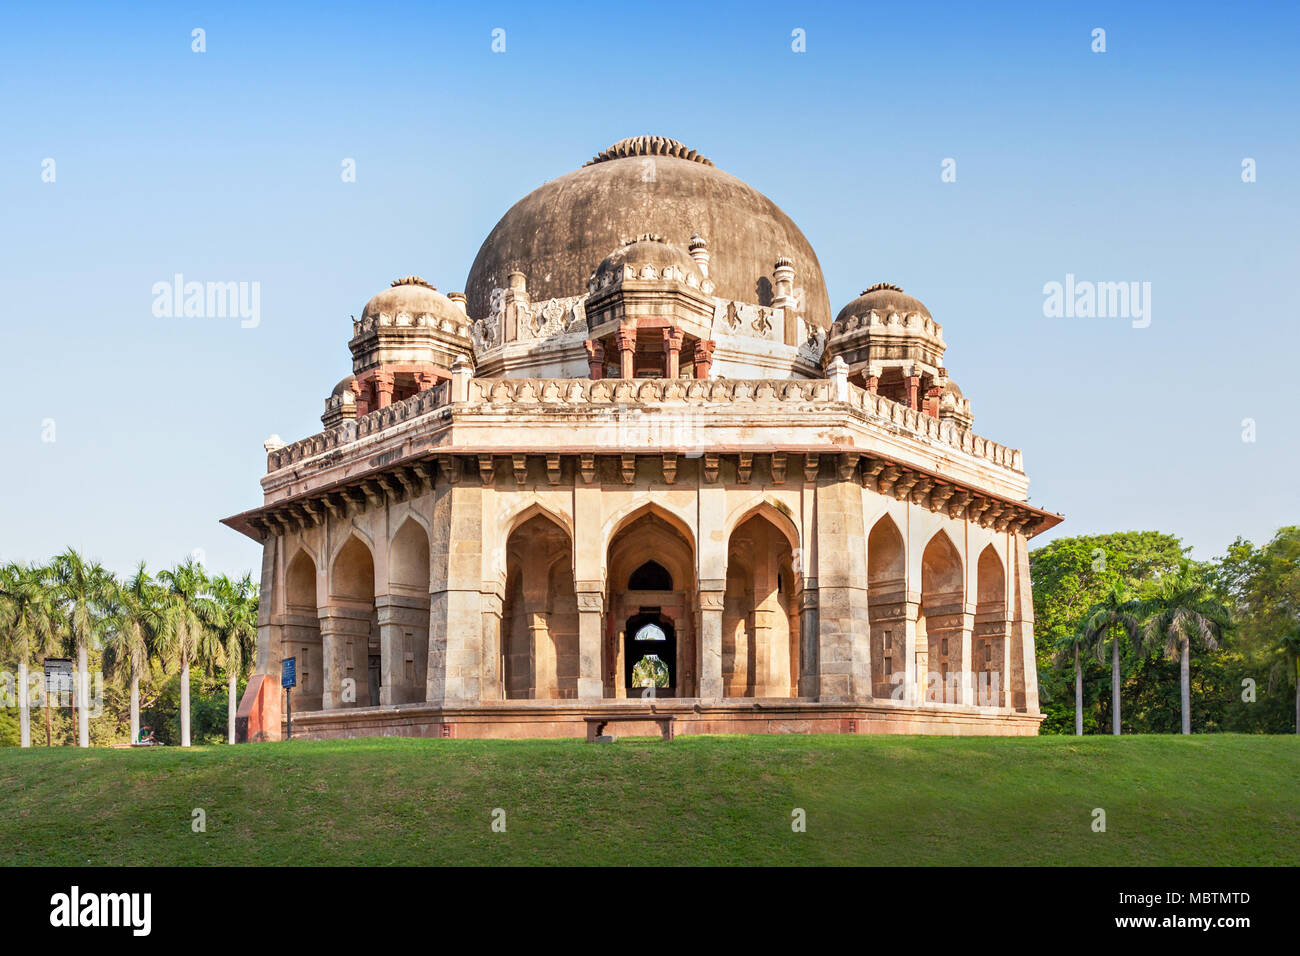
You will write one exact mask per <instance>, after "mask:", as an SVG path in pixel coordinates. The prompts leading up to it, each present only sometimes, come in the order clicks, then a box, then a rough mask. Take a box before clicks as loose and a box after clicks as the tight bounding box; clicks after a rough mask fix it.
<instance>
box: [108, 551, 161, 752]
mask: <svg viewBox="0 0 1300 956" xmlns="http://www.w3.org/2000/svg"><path fill="white" fill-rule="evenodd" d="M160 601H161V592H160V589H159V587H158V585H157V584H155V583H154V581H153V579H152V578H151V577H150V576H149V572H148V571H146V570H145V564H144V562H143V561H141V562H140V564H139V565H138V566H137V567H136V570H135V574H134V575H132V576H131V578H130V579H128V580H127V581H126V583H125V584H121V585H118V586H117V587H116V588H114V592H113V599H112V605H111V613H110V621H111V624H112V628H111V633H110V635H109V640H108V643H107V646H106V648H105V653H104V662H105V664H106V665H107V666H108V667H109V669H110V670H112V671H113V672H114V673H117V672H118V671H119V670H120V669H121V668H123V667H126V668H127V669H128V670H129V672H130V681H131V742H132V743H135V742H137V741H138V740H139V739H140V674H141V673H142V672H143V671H144V670H145V668H147V667H148V665H149V658H150V656H151V655H152V653H153V645H154V643H155V642H156V640H157V636H158V632H159V629H160V627H161V625H162V607H161V603H160Z"/></svg>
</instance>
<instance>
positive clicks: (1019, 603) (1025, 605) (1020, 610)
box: [1011, 534, 1038, 714]
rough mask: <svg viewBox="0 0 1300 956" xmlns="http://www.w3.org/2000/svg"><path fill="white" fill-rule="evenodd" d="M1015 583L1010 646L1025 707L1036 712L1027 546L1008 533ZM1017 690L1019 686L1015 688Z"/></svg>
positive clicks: (1031, 711) (1032, 599)
mask: <svg viewBox="0 0 1300 956" xmlns="http://www.w3.org/2000/svg"><path fill="white" fill-rule="evenodd" d="M1011 541H1012V542H1013V544H1014V549H1013V550H1014V554H1015V584H1014V587H1013V590H1012V601H1013V603H1012V605H1011V646H1012V648H1013V653H1015V654H1017V655H1018V656H1019V658H1020V659H1019V660H1018V661H1017V662H1016V663H1017V664H1019V665H1020V666H1019V668H1018V669H1019V671H1020V678H1021V686H1022V687H1023V693H1024V702H1025V704H1024V706H1025V711H1026V712H1027V713H1030V714H1037V713H1038V665H1037V661H1036V659H1035V657H1034V598H1033V593H1032V591H1031V590H1030V584H1029V549H1028V546H1027V544H1026V542H1025V536H1024V535H1023V534H1016V535H1014V536H1012V538H1011ZM1015 689H1016V690H1019V689H1020V688H1015Z"/></svg>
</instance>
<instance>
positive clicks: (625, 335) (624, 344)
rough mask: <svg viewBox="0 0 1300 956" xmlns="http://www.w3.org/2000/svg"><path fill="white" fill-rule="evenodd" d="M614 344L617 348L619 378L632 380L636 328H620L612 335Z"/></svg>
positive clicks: (634, 374) (634, 370)
mask: <svg viewBox="0 0 1300 956" xmlns="http://www.w3.org/2000/svg"><path fill="white" fill-rule="evenodd" d="M614 344H615V345H617V346H618V361H619V376H620V377H621V378H634V377H635V376H636V326H634V325H625V326H623V327H621V328H620V329H619V330H618V331H617V332H615V333H614Z"/></svg>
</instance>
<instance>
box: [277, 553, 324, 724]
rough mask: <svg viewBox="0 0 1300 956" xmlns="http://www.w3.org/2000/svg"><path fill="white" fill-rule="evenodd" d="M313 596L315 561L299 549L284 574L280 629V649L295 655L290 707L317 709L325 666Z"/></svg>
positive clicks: (318, 617)
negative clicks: (294, 678)
mask: <svg viewBox="0 0 1300 956" xmlns="http://www.w3.org/2000/svg"><path fill="white" fill-rule="evenodd" d="M316 601H317V597H316V562H315V561H313V560H312V559H311V555H309V554H308V553H307V552H306V551H305V550H302V549H300V550H299V551H298V553H297V554H295V555H294V556H293V559H292V560H291V561H290V562H289V568H288V570H287V571H286V572H285V575H284V628H283V630H282V632H281V633H282V650H283V654H284V656H285V657H293V658H296V661H295V664H296V667H297V671H298V686H297V687H295V688H294V697H293V699H294V706H295V707H297V708H298V709H299V710H301V711H308V710H320V709H321V691H322V687H323V686H324V678H325V666H324V660H323V659H322V657H321V637H320V611H319V610H318V608H317V604H316Z"/></svg>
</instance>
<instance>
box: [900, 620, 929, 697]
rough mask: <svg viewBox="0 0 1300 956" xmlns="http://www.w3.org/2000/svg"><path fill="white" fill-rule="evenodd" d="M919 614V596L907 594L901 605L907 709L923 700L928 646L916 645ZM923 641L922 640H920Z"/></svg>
mask: <svg viewBox="0 0 1300 956" xmlns="http://www.w3.org/2000/svg"><path fill="white" fill-rule="evenodd" d="M920 614H921V596H920V595H919V594H908V598H907V600H906V601H905V602H904V603H903V615H904V617H903V620H902V622H901V623H902V625H903V683H904V689H903V701H904V703H906V704H907V705H908V706H909V707H915V706H917V705H918V704H919V703H920V702H921V701H923V700H925V664H926V660H927V658H928V657H929V646H928V645H927V646H926V647H924V648H922V647H921V645H920V644H919V643H918V638H920V635H918V632H917V627H916V622H917V618H918V617H920ZM921 639H922V640H923V638H921Z"/></svg>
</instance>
